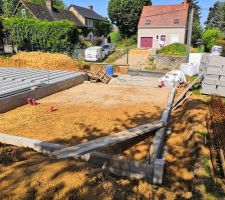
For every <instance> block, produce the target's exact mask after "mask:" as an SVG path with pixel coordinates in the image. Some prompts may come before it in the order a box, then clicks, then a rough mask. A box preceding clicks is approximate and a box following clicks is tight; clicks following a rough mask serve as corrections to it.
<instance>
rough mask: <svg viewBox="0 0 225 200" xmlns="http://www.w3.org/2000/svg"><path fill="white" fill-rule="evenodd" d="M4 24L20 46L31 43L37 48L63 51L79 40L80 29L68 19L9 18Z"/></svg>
mask: <svg viewBox="0 0 225 200" xmlns="http://www.w3.org/2000/svg"><path fill="white" fill-rule="evenodd" d="M3 26H4V29H5V30H7V31H8V33H9V34H10V36H11V38H12V39H13V41H14V43H15V44H16V45H17V46H18V47H19V48H23V47H24V46H26V45H28V44H30V45H31V46H32V48H35V49H39V50H43V51H51V52H62V51H68V50H69V49H70V48H71V45H73V44H75V43H77V42H78V29H77V28H76V27H75V25H74V24H73V23H72V22H69V21H67V20H62V21H53V22H49V21H40V20H37V19H23V18H9V19H4V20H3Z"/></svg>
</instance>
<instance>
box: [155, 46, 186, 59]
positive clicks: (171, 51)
mask: <svg viewBox="0 0 225 200" xmlns="http://www.w3.org/2000/svg"><path fill="white" fill-rule="evenodd" d="M157 54H163V55H175V56H185V55H186V45H185V44H180V43H173V44H170V45H167V46H165V47H163V48H161V49H159V50H158V51H157Z"/></svg>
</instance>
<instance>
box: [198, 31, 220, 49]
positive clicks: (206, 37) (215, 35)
mask: <svg viewBox="0 0 225 200" xmlns="http://www.w3.org/2000/svg"><path fill="white" fill-rule="evenodd" d="M223 37H224V35H223V33H222V32H221V31H220V30H219V29H218V28H209V29H206V30H205V31H204V33H203V35H202V40H203V44H204V45H205V47H206V50H208V51H210V50H211V48H212V47H213V46H214V45H215V44H216V43H217V41H218V40H221V39H223Z"/></svg>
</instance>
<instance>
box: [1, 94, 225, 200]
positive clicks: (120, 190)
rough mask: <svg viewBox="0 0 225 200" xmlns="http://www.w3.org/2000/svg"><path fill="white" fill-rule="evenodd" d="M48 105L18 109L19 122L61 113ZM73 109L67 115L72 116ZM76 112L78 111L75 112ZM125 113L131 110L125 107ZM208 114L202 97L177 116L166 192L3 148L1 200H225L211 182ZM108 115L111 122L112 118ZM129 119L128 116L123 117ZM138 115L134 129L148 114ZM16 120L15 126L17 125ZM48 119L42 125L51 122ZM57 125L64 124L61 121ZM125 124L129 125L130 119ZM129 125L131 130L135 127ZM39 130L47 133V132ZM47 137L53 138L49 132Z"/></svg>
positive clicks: (22, 150)
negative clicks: (207, 137) (50, 110)
mask: <svg viewBox="0 0 225 200" xmlns="http://www.w3.org/2000/svg"><path fill="white" fill-rule="evenodd" d="M43 103H44V101H41V104H40V105H39V106H38V107H35V108H28V107H25V108H23V109H22V108H19V109H16V111H12V112H13V113H14V115H15V116H16V117H17V116H18V113H19V111H23V110H25V111H28V110H30V109H32V112H28V113H30V115H29V116H30V120H31V122H32V120H33V117H34V116H35V114H36V113H38V111H37V110H36V109H38V108H42V106H43V108H42V109H41V113H42V114H43V115H44V113H45V114H46V115H48V117H51V116H52V115H55V114H56V113H57V112H55V113H51V114H49V113H48V111H47V107H48V106H46V105H42V104H43ZM56 105H57V108H58V109H59V110H58V112H61V109H65V108H64V107H60V106H59V105H58V104H56ZM20 109H22V110H20ZM70 109H72V108H70ZM70 109H68V110H65V111H68V112H69V110H70ZM73 109H75V108H74V107H73ZM125 109H127V108H126V107H125V108H124V110H125ZM73 111H74V110H73ZM71 112H72V111H71ZM117 112H118V111H117ZM136 112H137V111H136ZM208 112H209V111H208V107H207V102H206V101H205V100H204V99H202V98H201V97H200V96H193V97H192V99H190V100H189V101H188V102H186V103H185V105H184V106H183V107H181V108H179V109H178V110H177V111H175V112H174V113H173V117H172V121H171V134H170V136H169V138H168V141H167V146H168V153H167V155H166V163H167V164H166V172H165V178H164V185H163V186H161V187H159V186H152V185H151V184H149V183H148V182H146V181H144V180H139V181H137V180H131V179H127V178H118V177H115V176H111V175H110V174H107V173H104V172H103V171H102V170H101V169H97V168H94V167H93V166H90V165H88V164H87V163H83V162H79V161H75V160H73V159H66V160H55V159H53V158H49V157H47V156H44V155H42V154H39V153H36V152H34V151H32V150H29V149H25V148H17V147H13V146H7V145H3V144H1V145H0V183H1V184H0V199H4V200H5V199H87V200H88V199H118V200H121V199H157V200H162V199H169V200H175V199H176V200H177V199H179V200H180V199H221V200H222V199H224V194H225V193H224V191H223V190H222V186H218V185H215V184H214V182H213V181H212V177H211V175H210V173H209V160H210V159H209V152H208V149H207V146H206V145H205V143H204V141H205V139H204V136H205V135H206V134H207V130H206V118H207V116H208ZM22 113H24V111H23V112H22ZM109 113H110V115H111V114H112V113H115V111H114V112H113V110H110V111H109ZM109 113H108V118H110V115H109ZM134 113H135V112H134ZM137 113H138V112H137ZM147 113H148V112H147ZM97 114H98V113H97ZM7 115H8V114H6V119H7ZM10 115H12V114H10ZM129 115H130V114H129ZM129 115H124V118H125V116H126V117H127V116H129ZM22 116H24V117H25V116H26V115H25V114H24V115H22ZM59 116H62V114H59ZM106 116H107V115H106ZM138 116H139V117H138V118H137V120H135V123H133V124H132V125H133V126H136V125H137V124H138V123H140V121H142V120H144V119H145V117H147V116H148V114H146V113H143V114H142V115H138ZM16 117H15V118H13V119H14V120H12V121H11V123H13V122H16V121H15V120H16ZM48 117H45V118H44V119H42V120H47V119H48ZM25 119H26V118H25ZM26 120H28V119H26ZM26 120H25V121H24V122H20V123H21V124H20V125H21V130H22V127H24V129H25V132H26V133H28V131H26V128H27V126H28V124H27V122H26ZM57 120H60V117H58V118H57ZM67 120H68V119H66V121H67ZM120 120H123V119H120ZM2 121H3V120H2V119H1V122H2ZM37 121H38V120H37ZM96 122H97V119H96ZM126 122H130V121H129V120H128V119H127V121H126ZM16 123H19V122H16ZM55 124H57V123H55ZM22 125H23V126H22ZM1 126H2V124H1ZM46 126H47V125H46ZM56 126H57V125H56ZM127 126H131V124H130V125H129V124H128V125H127ZM2 127H3V126H2ZM2 127H1V130H2ZM119 127H120V126H119ZM121 127H122V126H121ZM61 128H62V130H65V129H66V128H65V129H63V126H62V127H61ZM5 130H6V129H5ZM10 130H11V131H10ZM29 130H30V131H31V130H32V129H31V128H30V129H29ZM40 130H41V131H40V132H42V127H40ZM53 130H54V128H53ZM8 131H10V132H11V133H15V132H14V129H13V128H11V129H8ZM35 132H36V133H37V136H38V137H39V134H38V129H33V133H35ZM20 133H22V131H21V132H20ZM48 133H49V134H50V132H48ZM53 133H54V131H53ZM38 137H37V138H38ZM49 137H51V136H49ZM50 140H51V139H50ZM62 143H64V141H63V142H62ZM66 143H68V142H66ZM74 143H76V141H74Z"/></svg>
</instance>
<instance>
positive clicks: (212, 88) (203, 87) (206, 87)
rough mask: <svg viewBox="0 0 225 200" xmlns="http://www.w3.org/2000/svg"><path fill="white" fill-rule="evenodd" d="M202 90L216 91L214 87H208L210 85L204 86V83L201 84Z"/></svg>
mask: <svg viewBox="0 0 225 200" xmlns="http://www.w3.org/2000/svg"><path fill="white" fill-rule="evenodd" d="M202 89H203V90H210V91H213V90H216V85H210V84H205V83H203V84H202Z"/></svg>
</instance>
